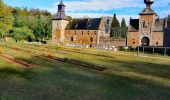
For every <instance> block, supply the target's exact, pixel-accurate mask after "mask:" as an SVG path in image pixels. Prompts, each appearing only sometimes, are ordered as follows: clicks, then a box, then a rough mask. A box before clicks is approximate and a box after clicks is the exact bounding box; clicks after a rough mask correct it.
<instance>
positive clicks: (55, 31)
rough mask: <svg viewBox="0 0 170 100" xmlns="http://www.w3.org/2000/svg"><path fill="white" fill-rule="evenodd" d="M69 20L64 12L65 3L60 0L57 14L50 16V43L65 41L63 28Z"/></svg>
mask: <svg viewBox="0 0 170 100" xmlns="http://www.w3.org/2000/svg"><path fill="white" fill-rule="evenodd" d="M68 23H69V21H68V20H67V16H66V14H65V5H64V4H63V2H62V1H61V2H60V4H59V5H58V11H57V14H55V15H54V16H53V18H52V43H53V44H55V45H56V44H63V43H64V42H65V29H66V26H67V24H68Z"/></svg>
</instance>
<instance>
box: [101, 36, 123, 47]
mask: <svg viewBox="0 0 170 100" xmlns="http://www.w3.org/2000/svg"><path fill="white" fill-rule="evenodd" d="M99 46H101V47H109V46H115V47H121V46H126V39H123V38H113V37H100V42H99Z"/></svg>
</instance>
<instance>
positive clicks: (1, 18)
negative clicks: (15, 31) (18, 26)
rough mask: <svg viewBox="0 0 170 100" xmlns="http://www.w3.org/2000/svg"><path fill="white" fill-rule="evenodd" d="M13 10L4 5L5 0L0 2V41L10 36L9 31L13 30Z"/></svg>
mask: <svg viewBox="0 0 170 100" xmlns="http://www.w3.org/2000/svg"><path fill="white" fill-rule="evenodd" d="M11 12H12V10H11V8H9V7H8V6H6V5H5V4H4V3H3V0H0V40H1V41H2V40H3V38H4V37H5V36H6V35H7V34H9V31H10V30H11V29H12V24H13V15H12V13H11Z"/></svg>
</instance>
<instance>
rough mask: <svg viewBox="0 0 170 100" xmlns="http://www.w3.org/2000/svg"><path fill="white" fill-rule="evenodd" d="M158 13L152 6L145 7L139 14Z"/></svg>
mask: <svg viewBox="0 0 170 100" xmlns="http://www.w3.org/2000/svg"><path fill="white" fill-rule="evenodd" d="M147 14H156V13H155V12H154V10H152V9H151V8H145V9H144V10H143V11H142V12H141V13H139V15H147Z"/></svg>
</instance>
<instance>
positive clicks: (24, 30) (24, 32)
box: [0, 0, 52, 42]
mask: <svg viewBox="0 0 170 100" xmlns="http://www.w3.org/2000/svg"><path fill="white" fill-rule="evenodd" d="M51 17H52V15H51V13H50V12H48V11H46V10H40V9H31V10H28V9H27V8H22V9H21V8H12V7H9V6H7V5H5V4H4V3H3V0H0V40H1V41H4V39H5V37H6V36H10V37H13V38H14V39H15V40H16V42H17V41H20V40H27V41H42V40H44V39H49V38H51V27H52V25H51Z"/></svg>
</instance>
